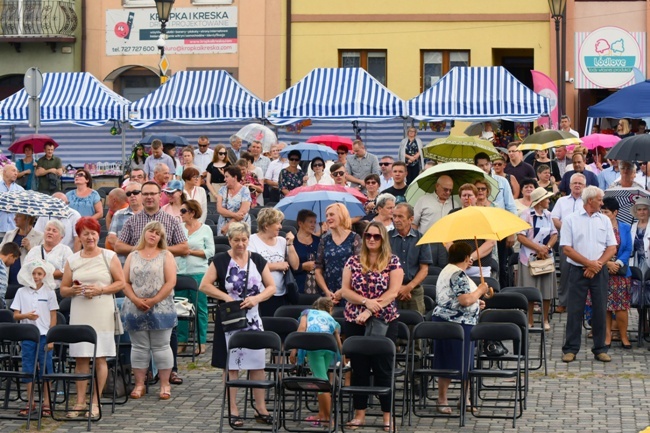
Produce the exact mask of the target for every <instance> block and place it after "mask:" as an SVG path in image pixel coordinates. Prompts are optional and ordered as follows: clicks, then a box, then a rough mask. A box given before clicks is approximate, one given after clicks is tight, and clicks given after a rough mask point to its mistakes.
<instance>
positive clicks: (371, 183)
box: [366, 180, 377, 185]
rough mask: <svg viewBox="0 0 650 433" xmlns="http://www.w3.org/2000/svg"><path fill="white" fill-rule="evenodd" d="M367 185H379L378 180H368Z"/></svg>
mask: <svg viewBox="0 0 650 433" xmlns="http://www.w3.org/2000/svg"><path fill="white" fill-rule="evenodd" d="M366 185H377V181H375V180H367V181H366Z"/></svg>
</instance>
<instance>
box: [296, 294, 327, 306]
mask: <svg viewBox="0 0 650 433" xmlns="http://www.w3.org/2000/svg"><path fill="white" fill-rule="evenodd" d="M320 297H321V295H318V294H315V295H312V294H308V293H301V294H299V295H298V305H312V304H313V303H314V302H316V300H317V299H318V298H320Z"/></svg>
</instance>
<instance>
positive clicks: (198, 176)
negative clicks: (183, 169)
mask: <svg viewBox="0 0 650 433" xmlns="http://www.w3.org/2000/svg"><path fill="white" fill-rule="evenodd" d="M192 179H201V175H199V174H197V175H196V176H192Z"/></svg>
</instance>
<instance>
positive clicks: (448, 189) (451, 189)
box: [440, 187, 454, 194]
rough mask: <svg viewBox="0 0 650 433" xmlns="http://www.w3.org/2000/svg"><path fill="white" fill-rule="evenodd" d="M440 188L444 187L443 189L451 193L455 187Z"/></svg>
mask: <svg viewBox="0 0 650 433" xmlns="http://www.w3.org/2000/svg"><path fill="white" fill-rule="evenodd" d="M440 188H442V190H443V191H444V192H446V193H448V194H451V193H452V192H453V190H454V189H453V188H444V187H440Z"/></svg>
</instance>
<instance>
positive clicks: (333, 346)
mask: <svg viewBox="0 0 650 433" xmlns="http://www.w3.org/2000/svg"><path fill="white" fill-rule="evenodd" d="M299 349H302V350H307V351H315V350H329V351H331V352H333V353H334V354H336V355H339V347H338V343H337V342H336V339H335V338H334V336H333V335H332V334H325V333H317V332H293V333H291V334H289V335H288V336H287V338H286V340H285V341H284V350H285V355H286V356H287V357H288V356H289V355H290V352H291V351H292V350H299ZM337 357H338V356H337ZM333 372H334V375H333V378H332V380H325V379H322V378H317V377H314V376H313V375H312V374H310V373H311V371H310V370H309V366H308V365H305V364H299V365H298V372H297V374H296V375H288V374H287V372H283V374H282V380H281V383H280V387H281V400H282V413H283V414H287V413H288V412H290V411H291V410H290V409H288V408H287V406H286V404H287V402H288V401H293V402H294V406H293V416H292V417H291V418H289V417H287V416H283V422H282V426H283V427H284V429H285V430H287V431H290V432H302V431H322V430H323V429H322V427H321V426H322V425H323V424H322V423H316V424H317V425H316V426H315V427H316V429H314V428H304V427H303V428H300V423H301V422H302V421H303V420H302V402H303V400H304V401H306V398H307V397H309V396H310V395H311V396H312V397H314V396H316V395H318V394H321V393H329V394H330V398H331V401H330V404H331V406H330V408H331V413H330V414H329V418H330V420H329V422H327V423H326V424H324V425H326V426H327V430H328V431H329V432H334V431H336V430H337V426H338V423H337V416H336V402H337V400H336V398H337V396H338V389H339V386H340V384H341V378H342V375H343V373H342V363H341V362H337V363H336V365H335V367H333ZM291 397H294V398H291Z"/></svg>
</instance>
